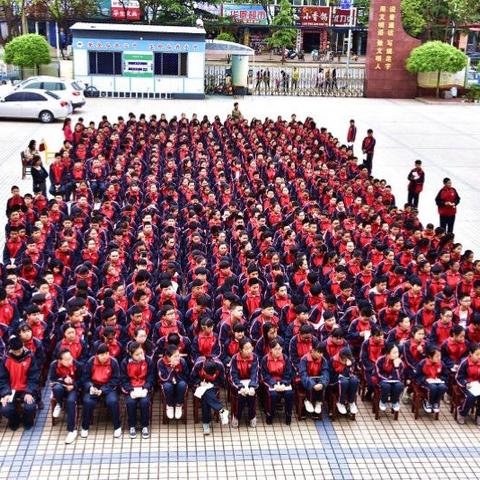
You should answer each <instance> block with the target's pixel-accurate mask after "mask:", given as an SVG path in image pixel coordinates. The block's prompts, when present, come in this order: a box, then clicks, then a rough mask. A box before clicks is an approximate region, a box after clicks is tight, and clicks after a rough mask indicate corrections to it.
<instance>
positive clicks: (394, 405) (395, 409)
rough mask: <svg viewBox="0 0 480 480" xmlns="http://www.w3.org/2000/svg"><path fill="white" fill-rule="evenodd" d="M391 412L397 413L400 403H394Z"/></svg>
mask: <svg viewBox="0 0 480 480" xmlns="http://www.w3.org/2000/svg"><path fill="white" fill-rule="evenodd" d="M392 410H393V411H394V412H399V411H400V402H395V403H394V404H393V405H392Z"/></svg>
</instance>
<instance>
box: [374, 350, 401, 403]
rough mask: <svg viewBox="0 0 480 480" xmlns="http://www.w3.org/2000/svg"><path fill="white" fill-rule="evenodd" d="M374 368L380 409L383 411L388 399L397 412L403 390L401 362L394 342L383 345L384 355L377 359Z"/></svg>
mask: <svg viewBox="0 0 480 480" xmlns="http://www.w3.org/2000/svg"><path fill="white" fill-rule="evenodd" d="M375 369H376V372H377V377H378V381H379V384H380V405H379V408H380V411H382V412H384V411H385V410H386V409H387V407H388V401H389V400H390V401H391V402H392V409H393V411H394V412H398V411H399V410H400V395H401V394H402V392H403V383H402V372H403V362H402V360H401V359H400V352H399V350H398V347H397V345H396V344H395V343H389V344H388V345H387V346H386V347H385V355H382V356H381V357H380V358H379V359H378V360H377V363H376V364H375Z"/></svg>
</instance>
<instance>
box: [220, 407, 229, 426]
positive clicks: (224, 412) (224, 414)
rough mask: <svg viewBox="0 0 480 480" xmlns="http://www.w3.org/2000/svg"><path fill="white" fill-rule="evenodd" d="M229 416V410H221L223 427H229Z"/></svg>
mask: <svg viewBox="0 0 480 480" xmlns="http://www.w3.org/2000/svg"><path fill="white" fill-rule="evenodd" d="M228 414H229V411H228V410H225V409H223V410H220V423H221V424H222V425H228Z"/></svg>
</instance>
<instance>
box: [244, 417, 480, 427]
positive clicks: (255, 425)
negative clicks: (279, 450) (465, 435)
mask: <svg viewBox="0 0 480 480" xmlns="http://www.w3.org/2000/svg"><path fill="white" fill-rule="evenodd" d="M478 419H480V417H478V418H477V420H478ZM250 428H257V417H253V418H252V419H251V420H250Z"/></svg>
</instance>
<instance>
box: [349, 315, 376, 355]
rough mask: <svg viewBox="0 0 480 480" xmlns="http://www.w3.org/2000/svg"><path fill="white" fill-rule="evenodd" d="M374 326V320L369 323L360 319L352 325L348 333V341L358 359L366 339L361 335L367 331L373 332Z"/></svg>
mask: <svg viewBox="0 0 480 480" xmlns="http://www.w3.org/2000/svg"><path fill="white" fill-rule="evenodd" d="M373 325H374V323H373V321H372V320H370V319H368V321H367V322H364V321H363V320H361V319H360V318H357V319H356V320H354V321H353V322H352V323H351V324H350V327H349V329H348V332H347V340H348V343H349V344H350V348H351V349H352V352H353V354H354V355H355V357H357V358H358V355H359V354H360V348H361V346H362V343H363V341H364V339H365V337H363V336H362V335H360V334H361V333H363V332H366V331H368V332H371V331H372V328H373Z"/></svg>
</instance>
